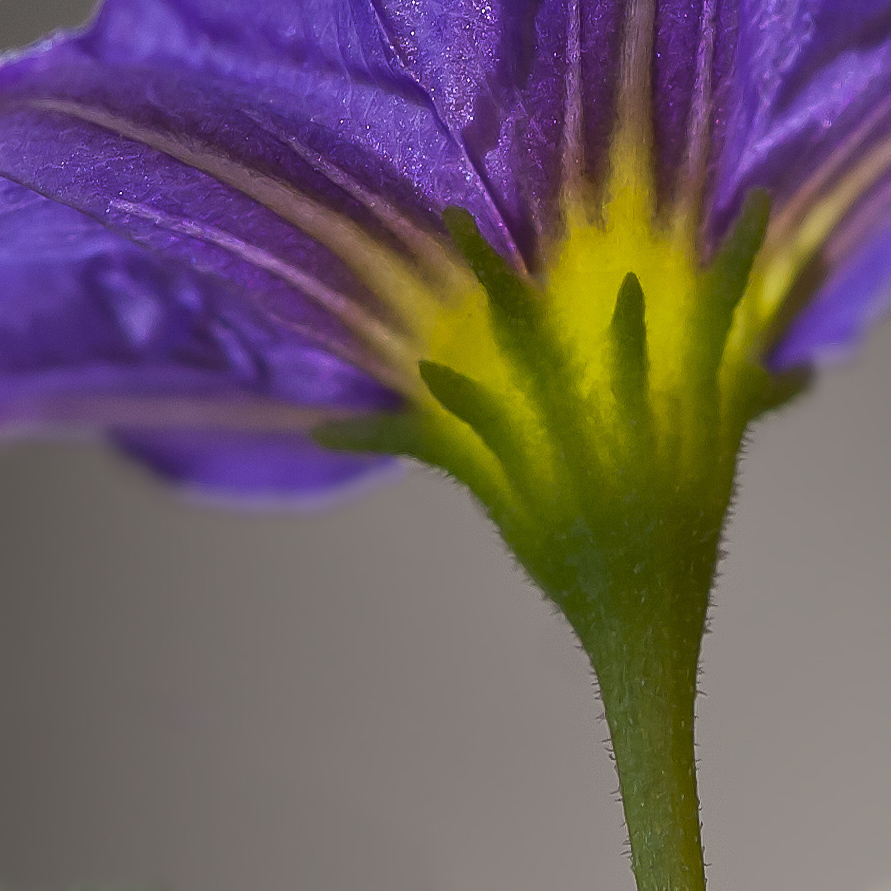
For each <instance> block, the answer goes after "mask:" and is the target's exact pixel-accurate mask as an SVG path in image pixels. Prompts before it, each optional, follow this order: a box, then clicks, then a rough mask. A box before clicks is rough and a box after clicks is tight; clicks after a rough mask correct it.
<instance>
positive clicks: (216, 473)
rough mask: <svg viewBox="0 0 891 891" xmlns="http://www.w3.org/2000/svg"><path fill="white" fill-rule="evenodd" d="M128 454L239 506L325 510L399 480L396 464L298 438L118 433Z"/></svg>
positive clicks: (184, 432)
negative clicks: (333, 450)
mask: <svg viewBox="0 0 891 891" xmlns="http://www.w3.org/2000/svg"><path fill="white" fill-rule="evenodd" d="M115 441H116V442H117V444H118V445H119V446H120V447H121V448H122V449H123V450H124V451H125V452H126V453H127V454H129V455H131V456H132V457H134V458H136V459H137V460H139V461H141V462H142V463H144V464H146V465H147V466H149V467H150V468H152V469H153V470H154V471H155V472H156V473H159V474H160V475H161V476H163V477H165V478H166V479H168V480H171V481H173V482H175V483H177V484H179V485H180V486H182V487H184V488H185V489H186V490H187V491H191V492H193V493H195V494H197V495H198V496H199V497H205V498H206V497H210V498H216V497H218V496H223V497H227V498H228V497H232V496H235V497H237V498H238V499H239V501H240V503H241V504H243V505H245V504H246V505H247V506H250V505H251V504H252V503H253V504H255V505H256V506H257V507H268V506H270V505H272V506H274V505H275V504H277V503H282V502H284V504H286V505H287V507H288V508H289V509H293V508H297V509H307V510H312V509H315V508H318V507H328V506H330V505H332V504H334V503H336V502H338V501H340V500H341V499H345V498H348V497H352V496H354V495H357V494H359V493H360V492H362V491H364V490H366V489H368V488H370V487H371V486H376V485H379V484H380V483H382V482H384V481H386V480H390V479H392V478H393V477H395V476H398V475H399V474H400V473H401V471H402V467H401V466H400V465H399V464H398V463H397V462H396V461H393V460H387V459H384V460H382V459H380V458H375V457H369V456H367V455H353V454H349V453H337V452H332V451H329V450H327V449H323V448H321V447H320V446H317V445H315V444H314V443H313V442H311V441H309V440H307V439H304V438H300V437H299V436H295V435H285V434H274V433H270V434H266V435H263V436H260V435H251V434H244V433H231V432H225V433H216V434H208V433H207V432H206V431H196V430H159V431H156V432H152V433H145V432H139V433H133V432H126V433H119V434H117V435H116V436H115Z"/></svg>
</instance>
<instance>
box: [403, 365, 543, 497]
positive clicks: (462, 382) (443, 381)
mask: <svg viewBox="0 0 891 891" xmlns="http://www.w3.org/2000/svg"><path fill="white" fill-rule="evenodd" d="M419 370H420V374H421V379H422V380H423V381H424V383H425V384H426V385H427V389H428V390H429V391H430V394H431V395H432V396H433V398H434V399H436V401H437V402H439V404H440V405H441V406H442V407H443V408H444V409H445V410H446V411H448V412H450V413H451V414H453V415H454V416H455V417H456V418H458V419H460V420H461V421H463V422H464V423H465V424H467V425H468V426H470V427H471V429H473V431H474V432H475V433H476V434H477V436H479V438H480V439H481V440H482V442H483V443H484V444H485V445H486V446H487V447H488V448H489V450H490V451H491V452H492V454H494V455H495V457H496V458H498V460H499V461H500V462H501V464H502V466H503V467H504V469H505V472H506V474H507V476H508V478H509V479H510V481H511V483H512V485H513V487H514V488H515V489H516V490H517V492H518V493H522V494H523V495H528V494H529V492H530V490H531V489H532V487H533V486H534V484H535V476H536V474H535V470H534V457H533V456H532V454H531V450H530V449H529V447H528V443H527V442H526V441H525V437H524V436H523V434H522V432H521V429H520V425H519V424H518V423H517V419H516V417H514V416H513V415H512V414H511V411H510V409H509V407H508V405H507V404H506V400H505V398H504V396H503V395H502V394H500V393H497V392H495V391H494V390H491V389H490V388H489V387H486V386H485V385H484V384H481V383H479V382H478V381H475V380H473V379H471V378H469V377H467V376H466V375H463V374H461V373H460V372H458V371H455V370H454V369H453V368H449V367H448V366H447V365H441V364H440V363H438V362H428V361H422V362H421V363H420V365H419Z"/></svg>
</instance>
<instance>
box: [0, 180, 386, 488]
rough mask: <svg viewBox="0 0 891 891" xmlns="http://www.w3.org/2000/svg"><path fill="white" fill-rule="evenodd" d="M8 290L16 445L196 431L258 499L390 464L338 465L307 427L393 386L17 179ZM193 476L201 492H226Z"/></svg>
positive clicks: (6, 256) (0, 258)
mask: <svg viewBox="0 0 891 891" xmlns="http://www.w3.org/2000/svg"><path fill="white" fill-rule="evenodd" d="M0 281H2V282H3V296H2V300H0V429H2V430H3V432H5V433H6V434H15V433H19V434H21V432H22V431H26V432H28V431H33V430H37V429H46V428H47V427H48V428H50V429H55V430H59V429H62V430H63V431H64V430H67V429H70V428H72V427H75V428H80V429H83V428H87V429H100V430H101V429H105V430H109V431H112V432H114V431H121V430H128V431H129V432H128V434H127V436H128V440H127V441H128V442H133V441H136V440H139V441H141V440H142V439H143V438H145V439H148V440H152V438H153V437H154V436H155V433H156V432H157V431H159V430H169V429H170V425H173V426H174V427H176V428H177V429H179V430H181V431H185V430H187V429H191V430H192V431H193V432H192V433H190V434H189V435H190V436H191V437H193V438H194V441H195V442H198V441H199V440H200V441H201V443H203V447H204V449H205V451H206V452H207V453H208V454H211V453H212V452H213V451H214V449H215V447H216V443H218V442H219V443H220V444H221V445H224V446H225V447H226V451H225V455H227V456H228V457H227V461H228V467H229V469H230V471H231V478H230V480H229V482H228V484H227V488H229V489H234V490H239V489H240V490H241V491H242V493H243V494H249V495H250V494H256V493H258V492H259V493H265V492H267V491H268V490H270V489H271V488H272V487H273V486H281V487H284V493H285V494H303V493H308V494H313V493H315V492H316V491H317V490H318V489H319V488H320V485H321V484H322V483H325V482H331V483H344V482H346V481H348V480H349V479H352V478H353V477H355V476H357V475H358V474H360V473H364V472H366V471H368V470H369V469H371V468H373V467H374V466H377V465H380V464H381V462H380V461H378V460H375V459H367V458H357V457H354V456H348V455H343V456H342V455H333V454H327V453H325V454H323V453H321V451H320V450H318V449H316V448H315V447H314V446H312V445H310V444H308V443H307V441H306V436H305V431H304V430H303V429H302V428H301V426H300V424H299V419H300V417H301V411H307V410H326V411H327V410H331V409H340V410H345V411H349V410H352V409H360V410H368V409H375V408H377V409H391V408H394V407H395V406H396V401H395V397H394V396H393V395H392V394H391V393H390V392H389V391H387V390H386V389H385V388H383V387H382V386H381V385H380V384H378V383H377V382H375V381H374V380H373V379H371V378H369V377H368V376H367V375H365V374H363V373H362V372H359V371H357V370H356V369H355V368H353V367H352V366H350V365H348V364H347V363H345V362H343V361H341V360H338V359H337V358H335V357H332V356H331V355H330V354H329V353H327V352H325V351H321V350H320V349H319V348H318V347H317V346H315V345H314V344H312V343H309V342H307V341H305V340H303V339H301V338H299V337H296V336H294V334H293V332H292V331H291V330H289V329H288V328H283V327H281V326H279V327H276V326H275V325H274V324H271V323H270V322H269V320H268V319H267V318H265V317H264V316H263V315H262V314H260V313H257V312H256V310H255V309H254V308H253V306H252V305H251V303H250V302H249V301H248V300H246V299H245V296H244V295H243V294H240V293H238V292H236V291H234V290H233V289H231V288H229V287H227V286H223V285H222V284H221V283H220V282H219V281H218V280H216V279H214V278H211V277H209V276H207V275H205V274H201V273H197V272H195V271H193V270H192V269H190V268H189V267H187V266H185V265H183V264H179V263H173V262H169V261H168V262H160V261H159V260H158V258H157V257H156V256H154V255H153V254H151V253H149V252H147V251H146V250H145V249H143V248H141V247H139V246H137V245H135V244H133V243H132V242H129V241H127V240H125V239H123V238H121V237H120V236H117V235H115V234H113V233H111V232H110V231H109V230H108V229H106V228H105V227H104V226H102V225H100V224H98V223H96V222H95V221H93V220H91V219H89V218H87V217H85V216H84V215H82V214H80V213H78V212H76V211H74V210H72V209H70V208H67V207H65V206H63V205H60V204H57V203H56V202H53V201H50V200H48V199H46V198H43V197H41V196H39V195H37V194H35V193H34V192H32V191H29V190H28V189H25V188H23V187H21V186H19V185H17V184H14V183H11V182H9V181H7V180H2V179H0ZM174 432H175V431H174ZM182 435H183V434H177V436H180V437H181V436H182ZM173 441H174V442H176V441H177V439H176V436H174V438H173ZM272 454H274V455H276V456H278V460H277V462H275V463H273V462H272V461H271V460H270V461H267V460H266V458H269V457H270V456H271V455H272ZM288 455H290V460H291V462H292V463H291V466H290V468H289V472H286V465H287V464H288ZM238 460H242V461H243V462H244V465H245V467H244V469H243V470H242V471H240V472H239V471H238V470H237V463H238ZM193 466H194V467H195V470H196V476H195V478H194V480H193V482H195V483H207V484H209V485H211V484H214V485H216V484H219V485H223V484H224V483H225V482H226V481H225V479H223V477H222V476H219V477H217V478H214V477H213V475H212V474H211V473H210V472H209V470H208V467H209V466H210V465H209V463H208V461H205V462H204V463H203V464H201V463H200V462H196V463H195V464H194V465H193ZM216 466H218V467H219V466H222V458H221V459H220V463H218V464H217V465H216ZM186 470H187V465H185V464H182V465H181V466H180V473H179V475H180V476H185V475H186Z"/></svg>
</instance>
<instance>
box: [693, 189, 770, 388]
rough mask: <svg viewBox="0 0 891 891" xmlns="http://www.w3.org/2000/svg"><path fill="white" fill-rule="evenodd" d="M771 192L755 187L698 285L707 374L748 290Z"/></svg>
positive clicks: (721, 348)
mask: <svg viewBox="0 0 891 891" xmlns="http://www.w3.org/2000/svg"><path fill="white" fill-rule="evenodd" d="M769 218H770V195H769V194H768V193H767V192H766V191H765V190H764V189H752V191H750V192H749V193H748V195H747V196H746V199H745V201H744V202H743V206H742V210H741V211H740V213H739V216H738V217H737V219H736V222H735V223H734V225H733V228H732V230H731V232H730V234H729V235H728V236H727V238H726V239H725V240H724V242H723V243H722V244H721V246H720V248H719V249H718V251H717V253H716V254H715V256H714V258H713V260H712V262H711V264H710V265H709V267H708V268H707V269H706V270H705V271H704V273H703V274H702V276H701V278H700V281H699V287H698V289H697V290H698V306H699V307H700V312H699V326H700V330H699V331H698V332H697V331H694V335H695V336H697V337H699V338H701V343H702V349H703V351H704V354H703V366H704V370H705V372H706V373H707V374H708V373H710V372H711V370H712V369H716V368H717V366H718V364H719V363H720V361H721V355H722V353H723V350H724V345H725V343H726V341H727V335H728V334H729V332H730V326H731V324H732V323H733V313H734V311H735V310H736V307H737V305H738V304H739V302H740V300H741V299H742V297H743V295H744V294H745V292H746V286H747V285H748V283H749V276H750V275H751V272H752V266H753V265H754V263H755V258H756V257H757V255H758V251H759V250H760V249H761V245H762V244H763V243H764V236H765V233H766V232H767V223H768V220H769Z"/></svg>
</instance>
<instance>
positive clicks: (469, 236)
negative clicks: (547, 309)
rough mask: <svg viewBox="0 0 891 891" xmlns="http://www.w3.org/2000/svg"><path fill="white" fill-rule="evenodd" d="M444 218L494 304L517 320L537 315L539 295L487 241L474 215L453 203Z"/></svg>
mask: <svg viewBox="0 0 891 891" xmlns="http://www.w3.org/2000/svg"><path fill="white" fill-rule="evenodd" d="M442 221H443V223H444V224H445V227H446V229H447V230H448V233H449V235H451V237H452V241H453V242H454V243H455V246H456V247H457V248H458V250H459V251H460V252H461V254H462V255H463V257H464V259H465V260H466V261H467V265H468V266H470V268H471V270H472V271H473V274H474V275H475V276H476V277H477V280H478V281H479V283H480V284H481V285H482V286H483V288H484V289H485V291H486V294H487V295H488V297H489V302H490V304H491V305H492V307H493V308H494V309H496V310H497V311H499V312H501V313H503V314H504V315H505V316H506V317H507V318H508V319H510V320H512V321H515V322H525V321H530V320H531V319H532V318H534V317H535V314H536V312H537V309H538V306H539V300H538V295H537V294H536V293H535V291H534V289H533V288H531V287H530V286H529V285H528V284H527V283H526V282H524V281H523V280H522V279H521V278H520V277H519V276H518V275H517V273H516V271H515V270H514V269H513V268H512V267H511V265H510V264H509V263H508V262H507V261H506V260H505V259H504V257H502V256H501V254H499V253H498V251H496V250H495V248H493V247H492V245H490V244H489V242H488V241H486V239H485V238H484V237H483V235H482V233H481V232H480V230H479V227H478V226H477V224H476V220H475V219H474V218H473V215H472V214H471V213H468V211H466V210H464V209H463V208H461V207H454V206H450V207H447V208H446V209H445V210H444V211H443V212H442Z"/></svg>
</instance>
